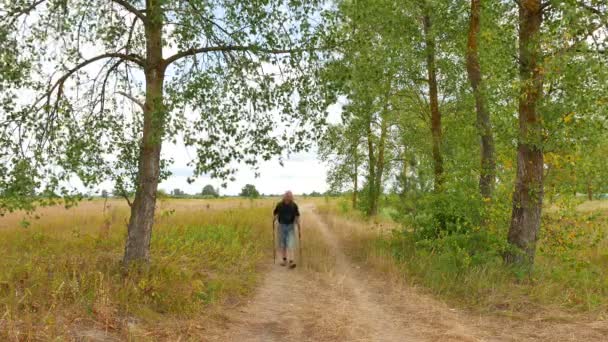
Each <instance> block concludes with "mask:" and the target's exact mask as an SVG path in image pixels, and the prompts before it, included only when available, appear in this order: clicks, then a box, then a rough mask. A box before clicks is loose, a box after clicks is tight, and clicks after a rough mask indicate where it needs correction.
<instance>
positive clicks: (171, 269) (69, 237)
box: [0, 200, 271, 340]
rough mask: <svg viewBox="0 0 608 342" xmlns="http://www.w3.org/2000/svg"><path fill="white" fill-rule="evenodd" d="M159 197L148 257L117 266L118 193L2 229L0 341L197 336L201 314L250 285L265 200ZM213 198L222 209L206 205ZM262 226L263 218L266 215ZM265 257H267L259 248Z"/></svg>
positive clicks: (262, 235)
mask: <svg viewBox="0 0 608 342" xmlns="http://www.w3.org/2000/svg"><path fill="white" fill-rule="evenodd" d="M207 204H208V203H206V202H205V203H202V202H197V200H190V201H187V200H177V201H171V200H168V201H164V202H163V203H161V204H160V206H159V207H160V208H159V210H158V211H157V212H158V216H157V219H156V226H155V230H154V233H153V239H152V263H151V265H150V267H149V269H147V270H140V271H131V272H128V273H127V272H124V270H121V267H120V265H119V260H120V258H121V256H122V252H123V248H124V239H125V234H126V229H125V220H126V218H127V214H128V208H127V207H126V206H125V205H123V204H122V202H110V204H109V207H108V206H106V208H105V210H104V204H103V202H102V201H94V202H89V203H83V204H82V205H80V206H79V207H77V208H72V209H70V210H65V209H63V208H57V207H56V208H47V209H44V210H42V212H41V213H40V214H39V215H42V216H41V217H40V218H38V219H31V220H30V221H29V224H21V226H24V225H25V226H28V227H27V228H23V227H20V225H19V221H20V218H18V217H17V216H15V215H12V216H9V217H6V218H3V219H2V222H1V223H2V225H3V226H4V227H3V228H0V250H1V251H2V252H3V253H2V257H1V258H0V340H51V339H60V340H71V339H74V338H80V337H82V336H85V337H86V336H88V335H87V334H95V333H97V332H99V331H101V332H103V333H106V334H108V333H109V334H111V335H114V336H118V337H120V338H124V339H129V338H135V339H137V338H138V336H139V337H146V338H154V337H161V338H162V337H163V336H164V337H166V338H170V337H173V336H175V337H176V336H178V335H181V336H184V337H187V338H194V339H197V338H201V337H202V336H203V335H204V329H205V327H204V324H203V325H201V323H200V322H201V321H204V320H203V319H202V318H205V317H209V316H210V315H213V314H214V313H217V312H218V308H220V307H223V306H225V305H234V304H237V303H238V302H239V301H240V300H242V299H243V298H244V296H246V295H248V294H249V293H250V292H251V290H252V289H253V288H254V286H255V284H256V280H257V274H258V270H257V268H258V266H259V264H260V261H261V259H262V258H263V257H264V254H265V253H266V254H267V253H268V251H269V250H270V248H271V234H270V227H267V226H266V225H264V223H265V222H267V221H268V222H269V219H268V212H269V209H268V207H269V206H270V204H269V203H261V202H260V203H257V204H256V205H251V204H250V203H244V204H243V203H240V202H239V203H236V202H235V203H233V206H234V207H233V208H231V205H230V203H227V202H226V201H222V202H218V203H215V202H212V203H211V204H210V205H209V206H207ZM214 204H217V207H219V208H220V209H213V208H212V207H213V205H214ZM268 225H269V223H268ZM266 257H267V256H266Z"/></svg>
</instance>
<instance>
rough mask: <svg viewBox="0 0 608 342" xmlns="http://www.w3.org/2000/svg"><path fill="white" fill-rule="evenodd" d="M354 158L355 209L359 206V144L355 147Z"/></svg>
mask: <svg viewBox="0 0 608 342" xmlns="http://www.w3.org/2000/svg"><path fill="white" fill-rule="evenodd" d="M353 160H354V164H355V165H354V170H353V209H355V208H357V194H358V192H359V151H358V149H357V144H355V146H354V148H353Z"/></svg>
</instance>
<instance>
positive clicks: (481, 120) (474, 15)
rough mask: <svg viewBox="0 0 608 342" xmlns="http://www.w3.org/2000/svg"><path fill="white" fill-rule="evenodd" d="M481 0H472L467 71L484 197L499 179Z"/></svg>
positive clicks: (480, 184)
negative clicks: (488, 96)
mask: <svg viewBox="0 0 608 342" xmlns="http://www.w3.org/2000/svg"><path fill="white" fill-rule="evenodd" d="M480 22H481V0H471V14H470V19H469V33H468V42H467V53H466V55H467V73H468V76H469V82H470V83H471V88H472V89H473V96H474V97H475V111H476V113H477V129H478V130H479V137H480V143H481V169H480V174H479V191H480V193H481V196H483V197H484V198H491V197H492V192H493V191H494V184H495V182H496V157H495V151H494V150H495V148H494V136H493V133H492V124H491V121H490V113H489V110H488V105H487V100H486V95H485V91H484V87H483V73H482V71H481V64H480V62H479V32H480V29H481V25H480Z"/></svg>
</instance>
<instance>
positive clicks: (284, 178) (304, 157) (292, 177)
mask: <svg viewBox="0 0 608 342" xmlns="http://www.w3.org/2000/svg"><path fill="white" fill-rule="evenodd" d="M343 103H344V99H342V100H341V101H338V103H337V104H334V105H332V106H330V107H329V108H328V119H327V121H328V122H330V123H337V122H339V121H340V116H341V113H342V106H343ZM163 155H165V156H171V158H173V160H174V163H173V165H172V166H171V167H170V171H171V176H170V177H169V178H168V179H167V180H165V181H164V182H162V183H161V184H159V189H162V190H165V191H166V192H168V193H170V192H171V191H172V190H173V189H180V190H182V191H184V192H186V193H187V194H197V193H200V192H201V191H202V190H203V187H204V186H205V185H207V184H211V185H212V186H213V187H214V188H219V190H220V194H221V195H238V194H239V193H240V192H241V189H242V188H243V187H244V186H245V184H253V185H255V187H256V188H257V189H258V191H259V192H260V193H262V194H281V193H284V192H285V191H287V190H291V191H293V192H294V193H295V194H304V193H306V194H308V193H311V192H313V191H317V192H324V191H326V190H327V189H328V186H327V183H326V181H325V180H326V176H327V165H325V164H324V163H322V162H321V161H320V160H319V159H318V156H317V153H316V149H312V150H310V151H307V152H300V153H294V154H292V155H290V156H283V157H284V159H283V165H282V166H281V164H280V163H279V158H278V157H276V158H273V159H271V160H269V161H266V162H261V163H260V164H259V168H258V170H257V173H258V174H259V177H256V170H254V169H253V168H252V167H251V166H249V165H245V164H242V165H239V167H238V170H239V171H238V172H237V174H236V175H235V180H234V181H229V182H228V183H227V187H226V188H222V187H221V184H222V181H221V180H219V179H212V178H210V177H208V176H203V177H199V178H197V179H195V181H194V182H193V183H192V184H189V183H188V178H189V177H191V176H192V173H193V172H192V168H191V167H188V162H189V161H190V160H191V159H192V156H194V155H195V154H194V151H193V150H191V149H187V148H186V146H184V145H183V144H177V145H176V144H169V143H165V145H163ZM101 189H107V190H111V189H112V186H111V185H109V184H104V185H102V187H101Z"/></svg>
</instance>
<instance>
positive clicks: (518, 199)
mask: <svg viewBox="0 0 608 342" xmlns="http://www.w3.org/2000/svg"><path fill="white" fill-rule="evenodd" d="M542 21H543V4H542V2H541V0H522V1H521V2H520V4H519V59H518V60H519V73H520V97H519V140H518V144H517V174H516V179H515V192H514V193H513V212H512V216H511V227H510V229H509V235H508V241H509V243H511V244H512V245H514V246H516V247H518V248H519V249H520V250H521V251H522V252H523V253H520V251H515V252H510V253H508V254H507V256H506V260H507V262H512V263H513V262H514V263H530V264H532V263H533V262H534V254H535V251H536V241H537V239H538V232H539V230H540V219H541V216H540V215H541V210H542V204H543V165H544V164H543V152H542V138H543V136H542V126H541V119H540V115H539V113H538V110H537V108H538V105H539V101H540V100H541V98H542V75H541V68H540V67H539V64H538V62H539V57H540V55H541V46H540V32H541V24H542Z"/></svg>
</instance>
